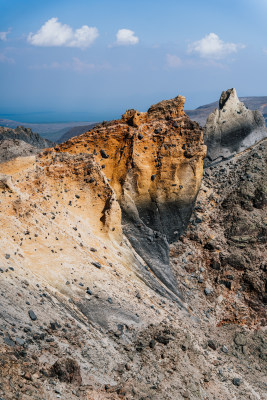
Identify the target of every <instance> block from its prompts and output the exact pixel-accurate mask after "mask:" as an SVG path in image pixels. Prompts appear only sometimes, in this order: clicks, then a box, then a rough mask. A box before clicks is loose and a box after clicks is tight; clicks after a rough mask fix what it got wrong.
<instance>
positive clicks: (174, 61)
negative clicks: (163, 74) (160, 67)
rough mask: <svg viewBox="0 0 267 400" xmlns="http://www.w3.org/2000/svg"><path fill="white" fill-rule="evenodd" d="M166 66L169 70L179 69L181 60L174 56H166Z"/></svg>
mask: <svg viewBox="0 0 267 400" xmlns="http://www.w3.org/2000/svg"><path fill="white" fill-rule="evenodd" d="M167 65H168V67H170V68H179V67H180V66H181V65H182V60H181V59H180V58H179V57H177V56H176V55H174V54H167Z"/></svg>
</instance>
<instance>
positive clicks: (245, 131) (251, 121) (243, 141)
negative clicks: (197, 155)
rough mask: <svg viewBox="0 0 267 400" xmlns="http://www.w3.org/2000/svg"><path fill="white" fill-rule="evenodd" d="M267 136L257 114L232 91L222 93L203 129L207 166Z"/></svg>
mask: <svg viewBox="0 0 267 400" xmlns="http://www.w3.org/2000/svg"><path fill="white" fill-rule="evenodd" d="M266 136H267V129H266V127H265V120H264V117H263V115H262V113H261V112H260V111H251V110H248V109H247V107H246V106H245V105H244V104H243V103H242V102H240V101H239V99H238V97H237V94H236V90H235V89H228V90H226V91H225V92H222V94H221V98H220V100H219V108H218V109H215V111H214V112H212V113H211V114H210V115H209V117H208V119H207V122H206V125H205V127H204V140H205V144H206V145H207V147H208V152H207V159H206V161H205V164H206V165H208V164H210V163H212V162H215V161H221V160H223V159H226V158H229V157H231V156H233V155H234V154H237V153H240V152H241V151H243V150H245V149H246V148H248V147H250V146H252V145H253V144H255V143H256V142H258V141H259V140H261V139H263V138H265V137H266Z"/></svg>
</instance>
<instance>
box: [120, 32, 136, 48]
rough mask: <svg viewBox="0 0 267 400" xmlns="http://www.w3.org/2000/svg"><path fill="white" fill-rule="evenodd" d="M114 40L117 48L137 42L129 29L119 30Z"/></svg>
mask: <svg viewBox="0 0 267 400" xmlns="http://www.w3.org/2000/svg"><path fill="white" fill-rule="evenodd" d="M116 39H117V40H116V43H115V44H117V45H119V46H129V45H133V44H137V43H138V42H139V38H138V37H137V36H135V35H134V31H131V30H130V29H119V30H118V32H117V34H116Z"/></svg>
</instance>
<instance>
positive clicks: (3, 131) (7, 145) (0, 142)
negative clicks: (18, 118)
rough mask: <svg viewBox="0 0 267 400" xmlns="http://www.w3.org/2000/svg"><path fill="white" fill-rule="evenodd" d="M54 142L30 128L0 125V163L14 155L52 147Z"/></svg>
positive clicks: (37, 151)
mask: <svg viewBox="0 0 267 400" xmlns="http://www.w3.org/2000/svg"><path fill="white" fill-rule="evenodd" d="M54 145H55V143H54V142H51V141H50V140H46V139H44V138H42V137H41V136H40V135H39V134H38V133H34V132H32V130H31V129H30V128H24V126H18V127H17V128H16V129H12V128H8V127H3V126H0V163H2V162H5V161H8V160H11V159H12V158H16V157H22V156H23V157H24V156H29V155H34V154H38V153H39V152H40V151H41V150H42V149H45V148H47V147H53V146H54Z"/></svg>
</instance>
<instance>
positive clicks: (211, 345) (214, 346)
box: [208, 340, 217, 350]
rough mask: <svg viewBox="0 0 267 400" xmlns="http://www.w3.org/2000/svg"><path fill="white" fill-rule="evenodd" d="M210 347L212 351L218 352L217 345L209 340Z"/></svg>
mask: <svg viewBox="0 0 267 400" xmlns="http://www.w3.org/2000/svg"><path fill="white" fill-rule="evenodd" d="M208 346H209V347H210V348H211V349H212V350H216V348H217V346H216V344H215V342H214V341H213V340H209V341H208Z"/></svg>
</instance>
